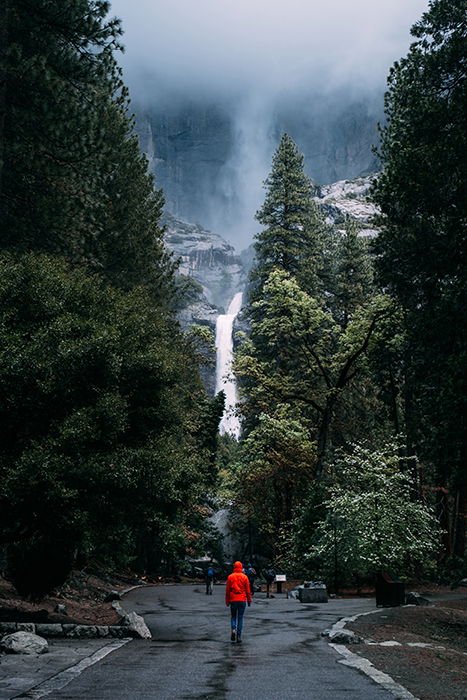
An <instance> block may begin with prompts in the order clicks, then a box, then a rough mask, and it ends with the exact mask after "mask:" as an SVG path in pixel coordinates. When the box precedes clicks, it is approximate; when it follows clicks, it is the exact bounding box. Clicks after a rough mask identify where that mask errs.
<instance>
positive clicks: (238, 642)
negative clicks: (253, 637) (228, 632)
mask: <svg viewBox="0 0 467 700" xmlns="http://www.w3.org/2000/svg"><path fill="white" fill-rule="evenodd" d="M241 643H242V638H241V637H240V635H239V636H238V637H237V644H241Z"/></svg>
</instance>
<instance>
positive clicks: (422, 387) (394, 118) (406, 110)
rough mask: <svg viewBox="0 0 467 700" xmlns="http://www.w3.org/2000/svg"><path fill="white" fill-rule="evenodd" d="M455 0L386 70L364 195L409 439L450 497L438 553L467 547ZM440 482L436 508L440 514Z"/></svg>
mask: <svg viewBox="0 0 467 700" xmlns="http://www.w3.org/2000/svg"><path fill="white" fill-rule="evenodd" d="M466 10H467V5H466V2H465V0H454V1H451V0H433V1H432V2H430V5H429V10H428V12H426V13H425V14H424V15H423V16H422V18H421V20H420V21H419V22H417V23H416V24H415V25H414V27H413V28H412V34H413V36H414V37H415V42H414V43H413V44H412V46H411V49H410V51H409V53H408V55H407V56H406V57H405V58H403V59H401V60H400V61H399V62H397V63H396V64H395V65H394V66H393V68H392V69H391V72H390V75H389V81H388V84H389V88H388V92H387V94H386V113H387V124H386V125H385V127H384V128H383V129H382V133H381V136H382V139H381V153H380V156H381V158H382V161H383V171H382V173H381V175H380V176H379V177H378V179H377V181H376V185H375V188H374V192H373V196H374V198H375V201H376V202H377V203H378V204H379V206H380V207H381V211H382V216H381V220H380V224H381V225H382V227H383V228H382V232H381V234H380V235H379V236H378V238H377V239H376V241H375V245H374V247H375V251H376V253H377V259H378V267H379V272H380V276H381V279H382V282H383V284H384V285H385V286H386V287H388V288H389V289H390V290H391V291H392V292H393V293H394V294H395V296H396V297H397V299H398V301H399V303H400V304H401V306H402V308H403V311H404V330H405V340H406V348H405V356H404V372H405V382H406V384H405V397H406V401H405V409H406V416H405V419H406V426H407V427H406V429H407V435H408V439H409V442H410V444H411V445H412V446H413V449H414V450H416V452H417V454H418V455H419V456H420V458H421V459H423V461H425V462H427V463H428V464H430V465H432V467H433V469H434V473H435V484H436V485H437V486H442V487H443V488H444V489H449V490H451V492H452V495H453V497H454V501H453V502H455V503H458V504H459V506H458V507H457V508H456V510H455V511H454V512H453V513H452V517H451V522H449V520H447V519H445V520H444V522H443V525H444V527H445V528H446V530H447V532H448V538H447V540H446V542H445V547H446V550H447V552H450V551H454V552H455V553H456V554H457V555H458V556H460V557H462V556H463V554H464V550H465V517H464V512H465V508H466V503H467V493H466V489H465V484H466V478H465V477H466V472H465V458H464V452H465V447H464V438H463V435H462V433H463V429H462V428H463V425H462V419H461V416H462V415H463V414H464V413H465V411H464V405H463V404H464V396H465V355H466V346H465V338H466V324H465V318H466V316H465V304H466V296H467V294H466V283H465V281H466V279H467V275H466V271H465V255H464V252H463V251H465V247H466V243H467V241H466V226H465V222H466V219H467V210H466V206H467V189H466V183H467V173H466V163H467V136H466V130H465V112H466V105H467V74H466V58H467V56H466V45H467V42H466V38H467V23H466V14H467V13H466ZM444 493H445V491H442V490H439V491H438V494H439V496H440V503H439V512H440V515H441V514H444V516H443V517H445V516H446V514H448V512H449V507H448V503H447V501H446V502H445V499H444V495H443V494H444Z"/></svg>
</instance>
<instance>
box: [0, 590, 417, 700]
mask: <svg viewBox="0 0 467 700" xmlns="http://www.w3.org/2000/svg"><path fill="white" fill-rule="evenodd" d="M224 592H225V588H224V586H223V585H216V586H214V594H213V595H212V596H206V595H205V593H204V586H203V585H158V586H146V587H142V588H138V589H135V590H133V591H131V592H130V593H129V594H128V595H127V596H126V597H125V599H124V601H123V606H124V607H125V608H126V609H127V610H128V611H131V610H135V611H136V612H138V613H139V614H141V615H143V616H144V618H145V620H146V623H147V625H148V626H149V628H150V630H151V633H152V635H153V639H152V640H139V639H138V640H132V641H128V640H127V641H125V640H111V641H109V640H106V639H93V640H66V639H53V640H52V639H51V640H49V645H50V651H49V653H48V654H43V655H41V656H26V655H8V656H4V655H2V656H0V700H6V699H7V698H8V699H9V698H20V697H23V698H40V697H48V698H50V700H54V699H56V700H59V699H61V700H64V699H65V698H66V699H67V700H82V699H83V698H86V700H136V699H137V700H146V699H148V700H149V699H151V700H156V699H157V700H169V699H170V700H174V699H180V700H182V699H185V698H186V699H188V698H212V699H214V698H216V700H222V699H224V698H225V699H226V700H233V699H234V698H238V697H241V698H244V699H245V700H249V699H250V698H251V699H252V700H253V698H254V700H262V699H263V698H264V700H275V699H279V698H280V699H281V700H282V699H283V698H303V699H305V698H307V699H308V698H313V699H314V700H339V699H340V698H345V700H388V699H389V698H394V697H397V694H394V693H391V692H388V690H387V689H385V688H384V687H382V686H381V685H378V684H377V683H375V682H374V681H373V680H372V679H371V678H369V677H368V676H366V675H364V674H362V673H360V672H359V671H358V670H357V669H355V668H352V667H349V666H346V665H344V664H343V663H339V662H342V657H341V656H340V655H339V654H338V653H337V652H336V650H335V649H334V648H332V647H331V646H330V645H329V644H328V643H327V642H326V640H325V639H323V638H322V637H321V632H322V631H323V630H324V629H326V628H329V627H330V626H332V624H333V623H335V622H336V621H337V620H339V619H341V618H342V617H349V616H352V615H356V614H360V613H362V612H367V611H369V610H373V609H374V608H375V601H374V600H371V599H334V600H332V599H331V600H330V601H329V602H328V603H320V604H302V603H300V602H299V601H298V600H294V599H291V598H290V599H288V598H286V596H285V595H278V596H277V595H276V596H275V597H274V598H271V599H267V598H266V597H265V594H264V593H262V594H256V595H255V597H254V601H253V604H252V606H251V607H250V608H248V609H247V611H246V614H245V625H244V634H243V638H244V641H243V644H242V645H235V644H232V643H231V642H230V629H229V611H228V608H227V607H226V606H225V603H224ZM399 697H405V696H403V695H399Z"/></svg>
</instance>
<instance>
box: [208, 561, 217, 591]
mask: <svg viewBox="0 0 467 700" xmlns="http://www.w3.org/2000/svg"><path fill="white" fill-rule="evenodd" d="M215 573H216V572H215V570H214V567H213V566H212V565H211V564H210V565H209V566H208V570H207V571H206V595H212V589H213V586H214V575H215Z"/></svg>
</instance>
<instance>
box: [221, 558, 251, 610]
mask: <svg viewBox="0 0 467 700" xmlns="http://www.w3.org/2000/svg"><path fill="white" fill-rule="evenodd" d="M239 601H240V602H245V603H251V590H250V582H249V580H248V576H246V575H245V574H244V573H243V566H242V562H241V561H236V562H235V564H234V570H233V574H230V576H228V577H227V583H226V586H225V604H226V605H230V603H236V602H239Z"/></svg>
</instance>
